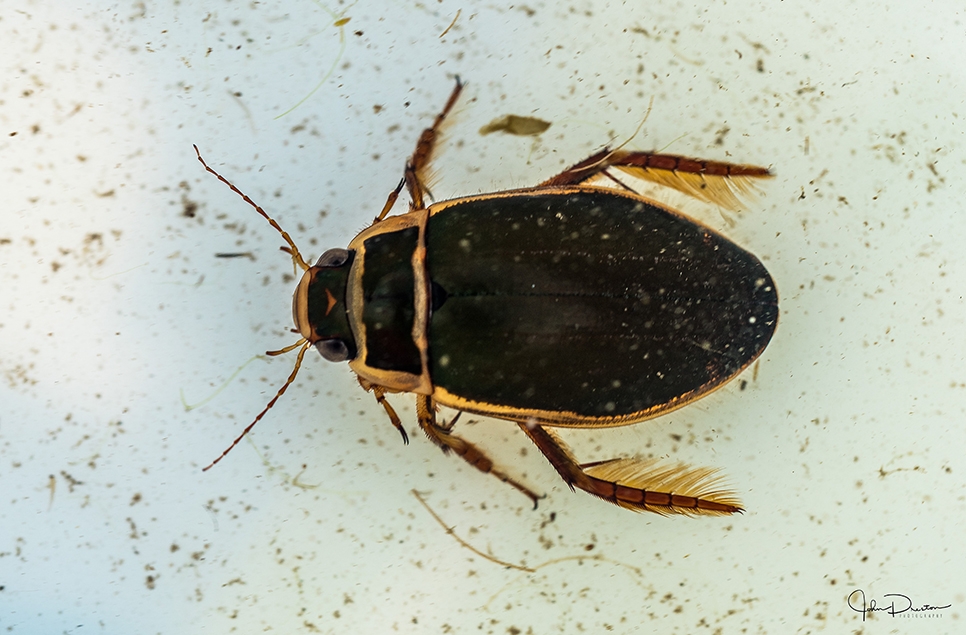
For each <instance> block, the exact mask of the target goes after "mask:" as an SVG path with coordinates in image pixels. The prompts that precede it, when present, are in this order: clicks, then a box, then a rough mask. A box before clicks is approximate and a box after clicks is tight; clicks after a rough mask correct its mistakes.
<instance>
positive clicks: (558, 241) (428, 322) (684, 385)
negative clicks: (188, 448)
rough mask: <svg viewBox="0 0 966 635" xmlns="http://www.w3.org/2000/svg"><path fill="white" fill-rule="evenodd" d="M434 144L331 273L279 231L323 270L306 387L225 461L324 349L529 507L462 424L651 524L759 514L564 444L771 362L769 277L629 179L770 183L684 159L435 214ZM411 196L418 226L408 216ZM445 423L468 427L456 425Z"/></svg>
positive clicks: (304, 325) (302, 309)
mask: <svg viewBox="0 0 966 635" xmlns="http://www.w3.org/2000/svg"><path fill="white" fill-rule="evenodd" d="M462 89H463V84H462V83H461V82H460V81H459V79H458V78H457V80H456V86H455V88H454V89H453V92H452V94H451V95H450V97H449V99H448V101H447V102H446V105H445V106H444V108H443V110H442V111H441V112H440V113H439V114H438V115H437V116H436V119H435V121H434V123H433V125H432V126H431V127H429V128H427V129H425V130H424V131H423V133H422V134H421V135H420V137H419V140H418V142H417V144H416V149H415V151H414V152H413V154H412V156H411V157H410V158H409V160H408V162H407V163H406V166H405V170H404V176H403V178H402V179H401V180H400V181H399V184H398V185H397V186H396V187H395V189H393V190H392V192H391V193H390V194H389V197H388V199H387V201H386V203H385V205H384V206H383V208H382V211H381V212H380V213H379V215H378V216H377V217H376V218H375V220H374V221H373V223H372V225H370V226H369V227H368V228H367V229H365V230H363V231H362V232H360V233H359V234H358V235H357V236H356V237H355V238H354V239H353V240H352V241H351V242H350V243H349V245H348V247H347V248H345V249H341V248H336V249H330V250H328V251H326V252H325V253H323V254H322V256H321V257H320V258H319V260H318V262H316V264H315V265H314V266H309V265H308V264H307V263H306V262H305V260H304V259H303V257H302V255H301V253H300V252H299V250H298V248H297V247H296V245H295V243H294V241H293V240H292V239H291V238H290V237H289V235H288V234H287V233H286V232H285V231H283V230H282V228H281V227H280V226H279V225H278V223H276V222H275V220H273V219H272V218H270V217H269V216H268V214H267V213H266V212H265V211H264V210H263V209H262V208H261V207H259V206H258V205H256V204H255V203H254V202H253V201H252V200H251V199H250V198H249V197H248V196H246V195H245V194H243V193H242V192H241V191H239V190H238V189H237V188H236V187H235V186H234V185H233V184H231V183H230V182H229V181H228V180H226V179H225V178H224V177H222V176H221V175H220V174H218V173H217V172H215V171H214V170H213V169H212V168H210V167H209V166H208V165H207V164H206V163H205V161H204V159H203V158H202V157H201V153H200V152H199V151H198V148H197V146H196V147H195V151H196V153H197V155H198V160H199V161H201V163H202V165H204V167H205V169H206V170H207V171H209V172H211V173H212V174H214V175H215V176H216V177H217V178H218V179H219V180H221V181H222V182H223V183H225V184H226V185H228V187H230V188H231V189H232V190H233V191H235V192H236V193H237V194H239V195H240V196H242V198H244V200H245V201H246V202H248V203H249V204H250V205H252V206H253V207H254V208H255V209H256V210H257V211H258V213H259V214H261V215H262V216H263V217H264V218H266V219H267V220H268V222H269V223H271V225H272V226H273V227H274V228H275V229H276V230H277V231H278V232H279V233H280V234H281V235H282V237H283V238H284V239H285V241H286V243H287V245H288V246H287V247H282V250H283V251H286V252H287V253H289V254H290V255H291V256H292V258H293V261H294V262H295V263H296V264H297V265H298V266H299V267H300V268H301V269H302V270H303V271H304V274H303V276H302V279H301V281H300V282H299V283H298V287H297V288H296V290H295V296H294V299H293V314H294V320H295V326H296V329H297V331H298V333H299V334H300V335H301V339H300V340H299V341H298V342H296V343H295V344H293V345H292V346H289V347H286V348H285V349H282V350H281V351H274V352H269V354H270V355H277V354H281V353H284V352H288V351H291V350H294V349H296V348H298V349H299V352H298V357H297V359H296V362H295V368H294V369H293V370H292V373H291V375H290V376H289V378H288V380H287V381H286V382H285V384H284V385H283V386H282V387H281V388H280V389H279V390H278V392H277V394H276V395H275V397H274V398H273V399H272V400H271V401H270V402H269V403H268V405H267V406H266V407H265V409H264V410H262V412H260V413H259V414H258V416H257V417H255V420H254V421H252V423H251V424H250V425H249V426H248V427H247V428H246V429H245V430H244V432H242V434H241V435H240V436H239V437H238V438H237V439H236V440H235V441H234V442H233V443H232V445H231V446H230V447H229V448H228V449H227V450H225V452H224V453H222V455H221V456H219V457H218V458H217V459H215V461H213V462H212V464H211V465H209V466H208V467H206V468H205V469H206V470H207V469H208V468H210V467H211V466H212V465H214V464H215V463H217V462H218V461H220V460H221V459H222V458H223V457H224V456H225V455H226V454H227V453H228V452H229V451H230V450H231V449H232V448H233V447H234V446H235V445H236V444H237V443H238V442H239V441H240V440H241V439H242V438H243V437H244V435H245V434H247V432H248V431H249V430H251V428H252V427H253V426H254V425H255V424H256V423H257V422H258V421H259V420H260V419H261V418H262V417H263V416H264V415H265V413H266V412H267V411H268V410H269V409H270V408H271V407H272V406H273V405H274V404H275V402H276V401H277V400H278V399H279V397H281V396H282V394H283V393H284V392H285V390H286V389H287V388H288V386H289V385H290V384H291V383H292V382H293V381H294V379H295V376H296V374H297V373H298V369H299V367H300V365H301V363H302V359H303V357H304V355H305V352H306V350H307V348H308V347H309V346H313V347H314V348H316V349H317V350H318V351H319V353H320V354H321V355H322V357H324V358H325V359H327V360H329V361H332V362H342V361H345V362H348V364H349V368H350V369H351V370H352V371H353V372H354V373H355V374H356V376H357V377H358V380H359V383H360V384H361V385H362V387H363V388H364V389H365V390H366V391H368V392H371V393H372V394H373V395H374V396H375V398H376V400H377V401H378V402H379V403H380V404H381V405H382V407H383V408H384V409H385V411H386V414H387V415H388V417H389V419H390V421H391V422H392V424H393V425H394V426H395V427H396V428H397V429H398V430H399V432H400V433H401V434H402V437H403V440H404V442H405V443H408V438H407V435H406V431H405V428H404V427H403V424H402V422H401V421H400V418H399V416H398V415H397V414H396V412H395V411H394V410H393V408H392V406H391V405H390V404H389V402H388V401H387V400H386V394H387V393H413V394H414V395H415V398H416V413H417V418H418V421H419V427H420V428H421V429H422V430H423V432H424V433H425V434H426V436H427V437H429V439H430V440H431V441H432V442H434V443H435V444H436V445H437V446H439V447H440V448H442V450H443V451H444V452H449V451H451V452H452V453H454V454H456V455H457V456H460V457H462V458H463V459H464V460H465V461H466V462H468V463H469V464H470V465H472V466H474V467H476V468H477V469H479V470H480V471H482V472H484V473H490V474H493V475H495V476H496V477H498V478H500V479H501V480H503V481H505V482H507V483H509V484H510V485H512V486H514V487H516V488H517V489H518V490H520V491H521V492H523V493H524V494H526V495H527V496H529V497H530V498H531V499H532V500H533V501H534V505H536V502H537V500H538V496H537V495H536V494H535V493H534V492H532V491H531V490H530V489H528V488H527V487H525V486H523V485H522V484H520V483H518V482H517V481H515V480H514V479H512V478H511V477H510V476H509V475H507V474H506V473H504V472H503V471H501V470H498V469H496V467H495V466H494V465H493V462H492V461H491V460H490V459H489V458H488V457H487V456H486V454H485V453H484V452H483V451H482V450H481V449H479V448H478V447H476V446H475V445H473V444H471V443H469V442H467V441H466V440H464V439H463V438H462V437H460V436H459V435H458V434H457V433H456V432H455V431H454V424H455V423H456V420H457V419H458V418H459V414H460V413H462V412H468V413H472V414H477V415H485V416H488V417H494V418H497V419H504V420H508V421H511V422H514V423H516V424H517V425H518V426H519V428H520V429H521V430H522V431H523V432H524V433H525V434H526V435H527V436H528V437H529V438H530V440H531V441H532V442H533V443H534V444H535V445H536V447H537V448H538V449H539V450H540V451H541V452H542V453H543V454H544V456H546V458H547V459H548V460H549V461H550V463H551V465H552V466H553V467H554V468H555V469H556V470H557V472H558V473H559V474H560V476H561V477H562V478H563V480H564V481H565V482H566V483H567V484H568V485H569V486H570V488H571V489H574V488H579V489H582V490H584V491H586V492H589V493H590V494H593V495H595V496H598V497H600V498H603V499H605V500H608V501H610V502H612V503H615V504H617V505H620V506H622V507H626V508H629V509H633V510H637V511H654V512H657V513H661V514H668V513H682V514H694V515H697V514H730V513H735V512H741V511H742V508H741V504H740V502H739V501H738V499H737V496H736V495H735V494H734V493H733V492H731V491H729V490H728V489H727V488H725V487H723V486H722V483H721V479H720V477H718V476H717V474H716V472H715V471H714V470H711V469H707V468H692V467H689V466H686V465H680V464H678V465H671V466H662V465H658V464H655V463H653V462H649V461H645V460H641V459H635V458H620V459H612V460H609V461H600V462H595V463H584V464H581V463H579V462H578V461H577V459H576V458H575V457H574V455H573V453H572V452H571V451H570V449H569V448H567V446H566V445H564V443H563V442H562V440H561V439H560V438H559V437H558V435H557V434H555V433H554V431H553V429H554V428H598V427H608V426H623V425H627V424H631V423H637V422H639V421H643V420H645V419H650V418H652V417H656V416H658V415H662V414H665V413H668V412H670V411H672V410H675V409H677V408H680V407H682V406H684V405H687V404H689V403H691V402H693V401H695V400H696V399H699V398H700V397H702V396H704V395H706V394H708V393H710V392H711V391H713V390H715V389H717V388H719V387H721V386H722V385H724V384H725V383H727V382H728V381H729V380H731V379H732V378H734V377H735V376H736V375H737V374H738V373H740V372H741V371H742V370H743V369H745V368H746V367H747V366H748V365H749V364H751V363H752V362H753V361H754V360H755V359H756V358H757V357H758V356H759V355H760V354H761V352H762V351H763V350H764V348H765V346H766V345H767V344H768V342H769V340H770V339H771V337H772V334H773V333H774V332H775V328H776V326H777V323H778V294H777V290H776V287H775V283H774V282H773V281H772V279H771V277H770V275H769V274H768V271H766V269H765V267H764V266H763V265H762V263H761V262H760V261H759V260H758V259H757V258H756V257H755V256H754V255H752V254H751V253H749V252H748V251H745V250H744V249H742V248H741V247H739V246H737V245H736V244H734V243H733V242H731V241H729V240H728V239H727V238H725V237H723V236H722V235H720V234H718V233H717V232H715V231H713V230H712V229H710V228H708V227H705V226H704V225H702V224H701V223H699V222H696V221H695V220H693V219H691V218H689V217H687V216H685V215H684V214H682V213H681V212H678V211H676V210H674V209H672V208H670V207H668V206H665V205H662V204H660V203H658V202H655V201H653V200H650V199H648V198H645V197H643V196H641V195H639V194H637V193H636V192H635V191H634V190H633V189H632V188H631V187H629V186H627V185H625V184H624V183H623V182H622V181H621V180H620V179H619V178H618V173H623V174H626V175H630V176H632V177H636V178H640V179H644V180H648V181H651V182H656V183H659V184H661V185H664V186H669V187H671V188H674V189H677V190H679V191H682V192H684V193H686V194H689V195H691V196H693V197H695V198H698V199H701V200H703V201H706V202H710V203H715V204H718V205H720V206H722V207H727V208H736V207H737V206H738V204H739V202H738V198H737V195H741V194H747V193H748V192H749V191H750V189H751V186H752V184H753V182H754V180H756V179H763V178H767V177H769V176H771V174H770V172H769V171H768V169H766V168H762V167H757V166H753V165H740V164H731V163H723V162H716V161H702V160H696V159H689V158H685V157H681V156H676V155H667V154H657V153H649V152H633V151H625V150H621V149H620V148H618V149H614V150H610V149H606V148H605V149H604V150H601V151H599V152H596V153H594V154H592V155H591V156H589V157H588V158H586V159H585V160H583V161H581V162H579V163H577V164H575V165H574V166H573V167H571V168H569V169H567V170H565V171H563V172H561V173H560V174H558V175H556V176H554V177H553V178H550V179H548V180H546V181H544V182H542V183H540V184H539V185H536V186H534V187H530V188H524V189H517V190H510V191H503V192H493V193H490V194H481V195H474V196H466V197H462V198H456V199H452V200H448V201H442V202H435V203H432V204H429V205H427V203H426V200H427V198H428V197H429V193H428V190H427V185H426V184H427V179H428V174H429V172H430V164H431V161H432V158H433V152H434V150H435V147H436V141H437V135H438V132H439V129H440V126H441V125H442V123H443V121H444V120H445V118H446V117H447V115H448V114H449V112H450V111H451V110H452V108H453V106H454V104H455V103H456V101H457V99H458V98H459V95H460V92H461V91H462ZM403 187H405V188H406V190H407V192H408V194H409V196H410V199H411V203H410V208H409V211H408V212H406V213H404V214H399V215H395V216H392V215H390V214H389V212H390V211H391V210H392V208H393V206H394V204H395V203H396V200H397V198H398V196H399V194H400V192H401V191H402V189H403ZM439 406H446V407H449V408H452V409H454V410H456V411H458V413H457V415H456V416H455V417H454V418H453V419H452V420H451V421H449V422H448V423H440V422H439V421H437V418H436V412H437V408H438V407H439Z"/></svg>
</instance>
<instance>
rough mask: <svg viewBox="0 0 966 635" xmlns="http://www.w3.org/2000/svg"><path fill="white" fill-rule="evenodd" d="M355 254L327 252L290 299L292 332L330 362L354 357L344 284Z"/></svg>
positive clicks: (310, 269) (301, 281) (354, 347)
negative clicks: (296, 333) (297, 332)
mask: <svg viewBox="0 0 966 635" xmlns="http://www.w3.org/2000/svg"><path fill="white" fill-rule="evenodd" d="M354 255H355V253H354V252H352V251H348V250H346V249H330V250H328V251H327V252H325V253H324V254H322V256H321V257H320V258H319V260H318V262H316V263H315V266H314V267H309V268H308V269H307V270H306V271H305V273H304V274H302V280H300V281H299V286H298V287H297V288H296V289H295V296H294V297H293V298H292V317H293V319H294V320H295V328H297V329H298V331H299V333H300V334H301V335H302V337H304V338H305V340H306V341H308V343H309V344H312V345H313V346H315V348H316V350H318V351H319V353H320V354H321V355H322V357H324V358H325V359H327V360H329V361H330V362H343V361H346V360H349V359H352V358H354V357H355V356H356V343H355V338H353V336H352V330H351V329H350V328H349V318H348V315H347V313H346V284H347V282H348V278H349V270H350V268H351V266H352V260H353V257H354Z"/></svg>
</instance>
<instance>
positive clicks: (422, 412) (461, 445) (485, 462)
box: [416, 395, 541, 509]
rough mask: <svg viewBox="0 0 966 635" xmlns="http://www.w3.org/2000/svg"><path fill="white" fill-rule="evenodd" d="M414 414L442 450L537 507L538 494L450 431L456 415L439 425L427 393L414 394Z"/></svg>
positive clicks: (431, 399)
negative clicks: (457, 457)
mask: <svg viewBox="0 0 966 635" xmlns="http://www.w3.org/2000/svg"><path fill="white" fill-rule="evenodd" d="M416 416H417V417H418V418H419V426H420V427H421V428H422V429H423V432H425V433H426V436H427V437H429V440H430V441H432V442H433V443H435V444H436V445H437V446H439V447H440V449H442V450H443V452H449V451H452V452H453V454H456V455H457V456H459V457H460V458H461V459H463V460H464V461H466V462H467V463H469V464H470V465H472V466H473V467H475V468H476V469H478V470H479V471H481V472H483V473H484V474H492V475H493V476H495V477H497V478H498V479H500V480H501V481H503V482H504V483H507V484H508V485H511V486H513V487H514V488H516V489H517V490H519V491H520V492H521V493H522V494H524V495H526V496H527V497H528V498H529V499H530V500H532V501H533V508H534V509H536V508H537V502H538V501H539V500H540V498H541V497H540V496H537V495H536V494H535V493H534V492H533V491H532V490H531V489H530V488H528V487H526V486H525V485H522V484H520V483H518V482H517V481H515V480H513V479H512V478H510V477H509V476H508V475H506V474H505V473H503V472H501V471H500V470H498V469H496V468H495V467H494V466H493V461H492V460H491V459H490V457H488V456H487V455H486V454H484V453H483V451H482V450H480V449H479V448H477V447H476V446H475V445H473V444H472V443H470V442H469V441H466V440H465V439H463V438H462V437H459V436H457V435H455V434H453V433H452V432H451V431H450V430H451V428H452V426H453V424H454V423H456V417H454V419H453V420H452V421H451V422H450V424H449V425H447V426H443V425H440V424H439V423H438V422H437V421H436V404H435V403H433V398H432V397H430V396H429V395H416ZM457 417H459V415H457Z"/></svg>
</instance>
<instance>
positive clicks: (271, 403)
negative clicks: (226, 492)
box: [196, 148, 309, 472]
mask: <svg viewBox="0 0 966 635" xmlns="http://www.w3.org/2000/svg"><path fill="white" fill-rule="evenodd" d="M196 149H197V148H196ZM299 346H301V347H302V349H301V350H300V351H299V356H298V357H297V358H295V368H293V369H292V374H291V375H289V376H288V379H287V380H286V381H285V383H284V384H282V387H281V388H279V389H278V392H277V393H275V396H274V397H272V400H271V401H269V402H268V405H267V406H265V409H264V410H262V411H261V412H259V413H258V416H257V417H255V420H254V421H252V422H251V423H249V424H248V427H247V428H245V429H244V430H242V433H241V434H239V435H238V438H237V439H235V440H234V441H232V442H231V445H229V446H228V448H227V449H226V450H225V451H224V452H222V453H221V456H219V457H218V458H217V459H215V460H214V461H212V462H211V463H209V464H208V467H206V468H204V469H202V470H201V471H202V472H207V471H208V470H210V469H211V468H213V467H214V466H215V464H216V463H218V461H220V460H222V459H223V458H225V456H227V455H228V453H229V452H231V451H232V450H233V449H234V448H235V446H236V445H238V444H239V443H240V442H241V440H242V439H244V438H245V435H247V434H248V433H249V432H251V429H252V428H254V427H255V424H256V423H258V421H259V420H260V419H261V418H262V417H264V416H265V413H266V412H268V411H269V410H270V409H271V408H272V406H274V405H275V402H276V401H278V398H279V397H281V396H282V395H284V394H285V391H286V390H288V387H289V386H290V385H292V382H293V381H295V376H296V375H298V373H299V367H301V366H302V358H303V357H305V351H306V349H308V347H309V342H308V340H306V339H305V338H304V337H303V338H302V339H300V340H299V341H297V342H296V343H294V344H292V345H291V346H286V347H285V348H283V349H282V350H280V351H269V352H267V353H266V355H273V356H274V355H281V354H282V353H287V352H289V351H291V350H294V349H295V348H297V347H299Z"/></svg>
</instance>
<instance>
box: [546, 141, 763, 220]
mask: <svg viewBox="0 0 966 635" xmlns="http://www.w3.org/2000/svg"><path fill="white" fill-rule="evenodd" d="M611 168H613V169H615V170H617V171H620V172H622V173H624V174H628V175H630V176H632V177H634V178H638V179H641V180H644V181H649V182H651V183H656V184H658V185H662V186H665V187H669V188H672V189H675V190H677V191H679V192H682V193H683V194H687V195H688V196H691V197H693V198H696V199H698V200H700V201H704V202H706V203H713V204H715V205H719V206H721V207H724V208H726V209H730V210H738V209H741V207H742V203H741V198H744V197H749V196H751V195H753V194H754V193H756V192H757V188H756V186H755V182H756V181H757V180H760V179H766V178H770V177H771V176H772V173H771V172H769V171H768V168H763V167H759V166H757V165H746V164H741V163H726V162H724V161H707V160H704V159H691V158H688V157H683V156H678V155H675V154H658V153H655V152H631V151H627V150H620V149H615V150H611V149H609V148H604V149H603V150H601V151H600V152H596V153H594V154H592V155H590V156H589V157H587V158H586V159H584V160H583V161H581V162H579V163H576V164H574V165H573V166H571V167H570V168H568V169H566V170H564V171H563V172H561V173H560V174H558V175H556V176H554V177H553V178H550V179H547V180H546V181H544V182H543V183H541V184H540V187H554V186H563V185H579V184H581V183H587V182H589V181H592V180H593V179H596V178H600V177H606V178H609V179H610V180H611V181H613V182H615V183H616V184H617V185H619V186H620V187H622V188H627V186H626V185H624V184H623V183H621V182H620V181H619V180H618V179H617V178H616V177H615V176H614V175H613V174H611V172H610V169H611ZM628 189H629V188H628Z"/></svg>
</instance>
